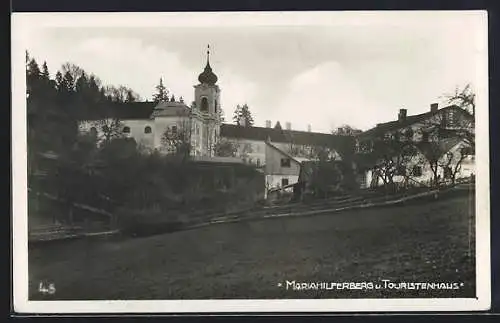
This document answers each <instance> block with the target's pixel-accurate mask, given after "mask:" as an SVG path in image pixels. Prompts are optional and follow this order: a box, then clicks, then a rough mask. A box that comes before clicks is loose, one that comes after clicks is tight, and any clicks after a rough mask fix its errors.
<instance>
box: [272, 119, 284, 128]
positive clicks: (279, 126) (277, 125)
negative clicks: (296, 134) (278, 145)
mask: <svg viewBox="0 0 500 323" xmlns="http://www.w3.org/2000/svg"><path fill="white" fill-rule="evenodd" d="M274 129H278V130H282V129H283V128H282V127H281V123H280V122H279V121H278V122H276V124H275V125H274Z"/></svg>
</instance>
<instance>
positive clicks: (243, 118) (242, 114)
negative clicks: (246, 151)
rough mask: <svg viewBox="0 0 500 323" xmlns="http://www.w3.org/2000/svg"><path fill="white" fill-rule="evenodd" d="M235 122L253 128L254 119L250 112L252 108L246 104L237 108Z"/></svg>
mask: <svg viewBox="0 0 500 323" xmlns="http://www.w3.org/2000/svg"><path fill="white" fill-rule="evenodd" d="M233 121H234V122H235V123H236V124H237V125H239V126H245V127H251V126H253V124H254V120H253V117H252V113H251V112H250V108H249V107H248V105H247V104H246V103H245V104H244V105H242V106H240V105H239V104H238V105H237V106H236V110H235V111H234V115H233Z"/></svg>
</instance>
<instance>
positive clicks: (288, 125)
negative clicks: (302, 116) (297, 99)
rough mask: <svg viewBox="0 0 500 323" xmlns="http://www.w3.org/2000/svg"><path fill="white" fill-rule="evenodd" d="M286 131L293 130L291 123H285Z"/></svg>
mask: <svg viewBox="0 0 500 323" xmlns="http://www.w3.org/2000/svg"><path fill="white" fill-rule="evenodd" d="M285 127H286V130H292V124H291V123H290V122H287V123H285Z"/></svg>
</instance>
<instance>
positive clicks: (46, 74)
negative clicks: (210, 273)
mask: <svg viewBox="0 0 500 323" xmlns="http://www.w3.org/2000/svg"><path fill="white" fill-rule="evenodd" d="M42 78H43V79H45V80H47V81H48V80H50V73H49V68H48V67H47V62H43V65H42Z"/></svg>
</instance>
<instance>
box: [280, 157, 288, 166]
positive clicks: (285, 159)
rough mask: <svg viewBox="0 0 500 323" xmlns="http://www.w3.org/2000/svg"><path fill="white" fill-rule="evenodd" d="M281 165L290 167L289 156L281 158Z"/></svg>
mask: <svg viewBox="0 0 500 323" xmlns="http://www.w3.org/2000/svg"><path fill="white" fill-rule="evenodd" d="M281 167H290V158H281Z"/></svg>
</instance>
